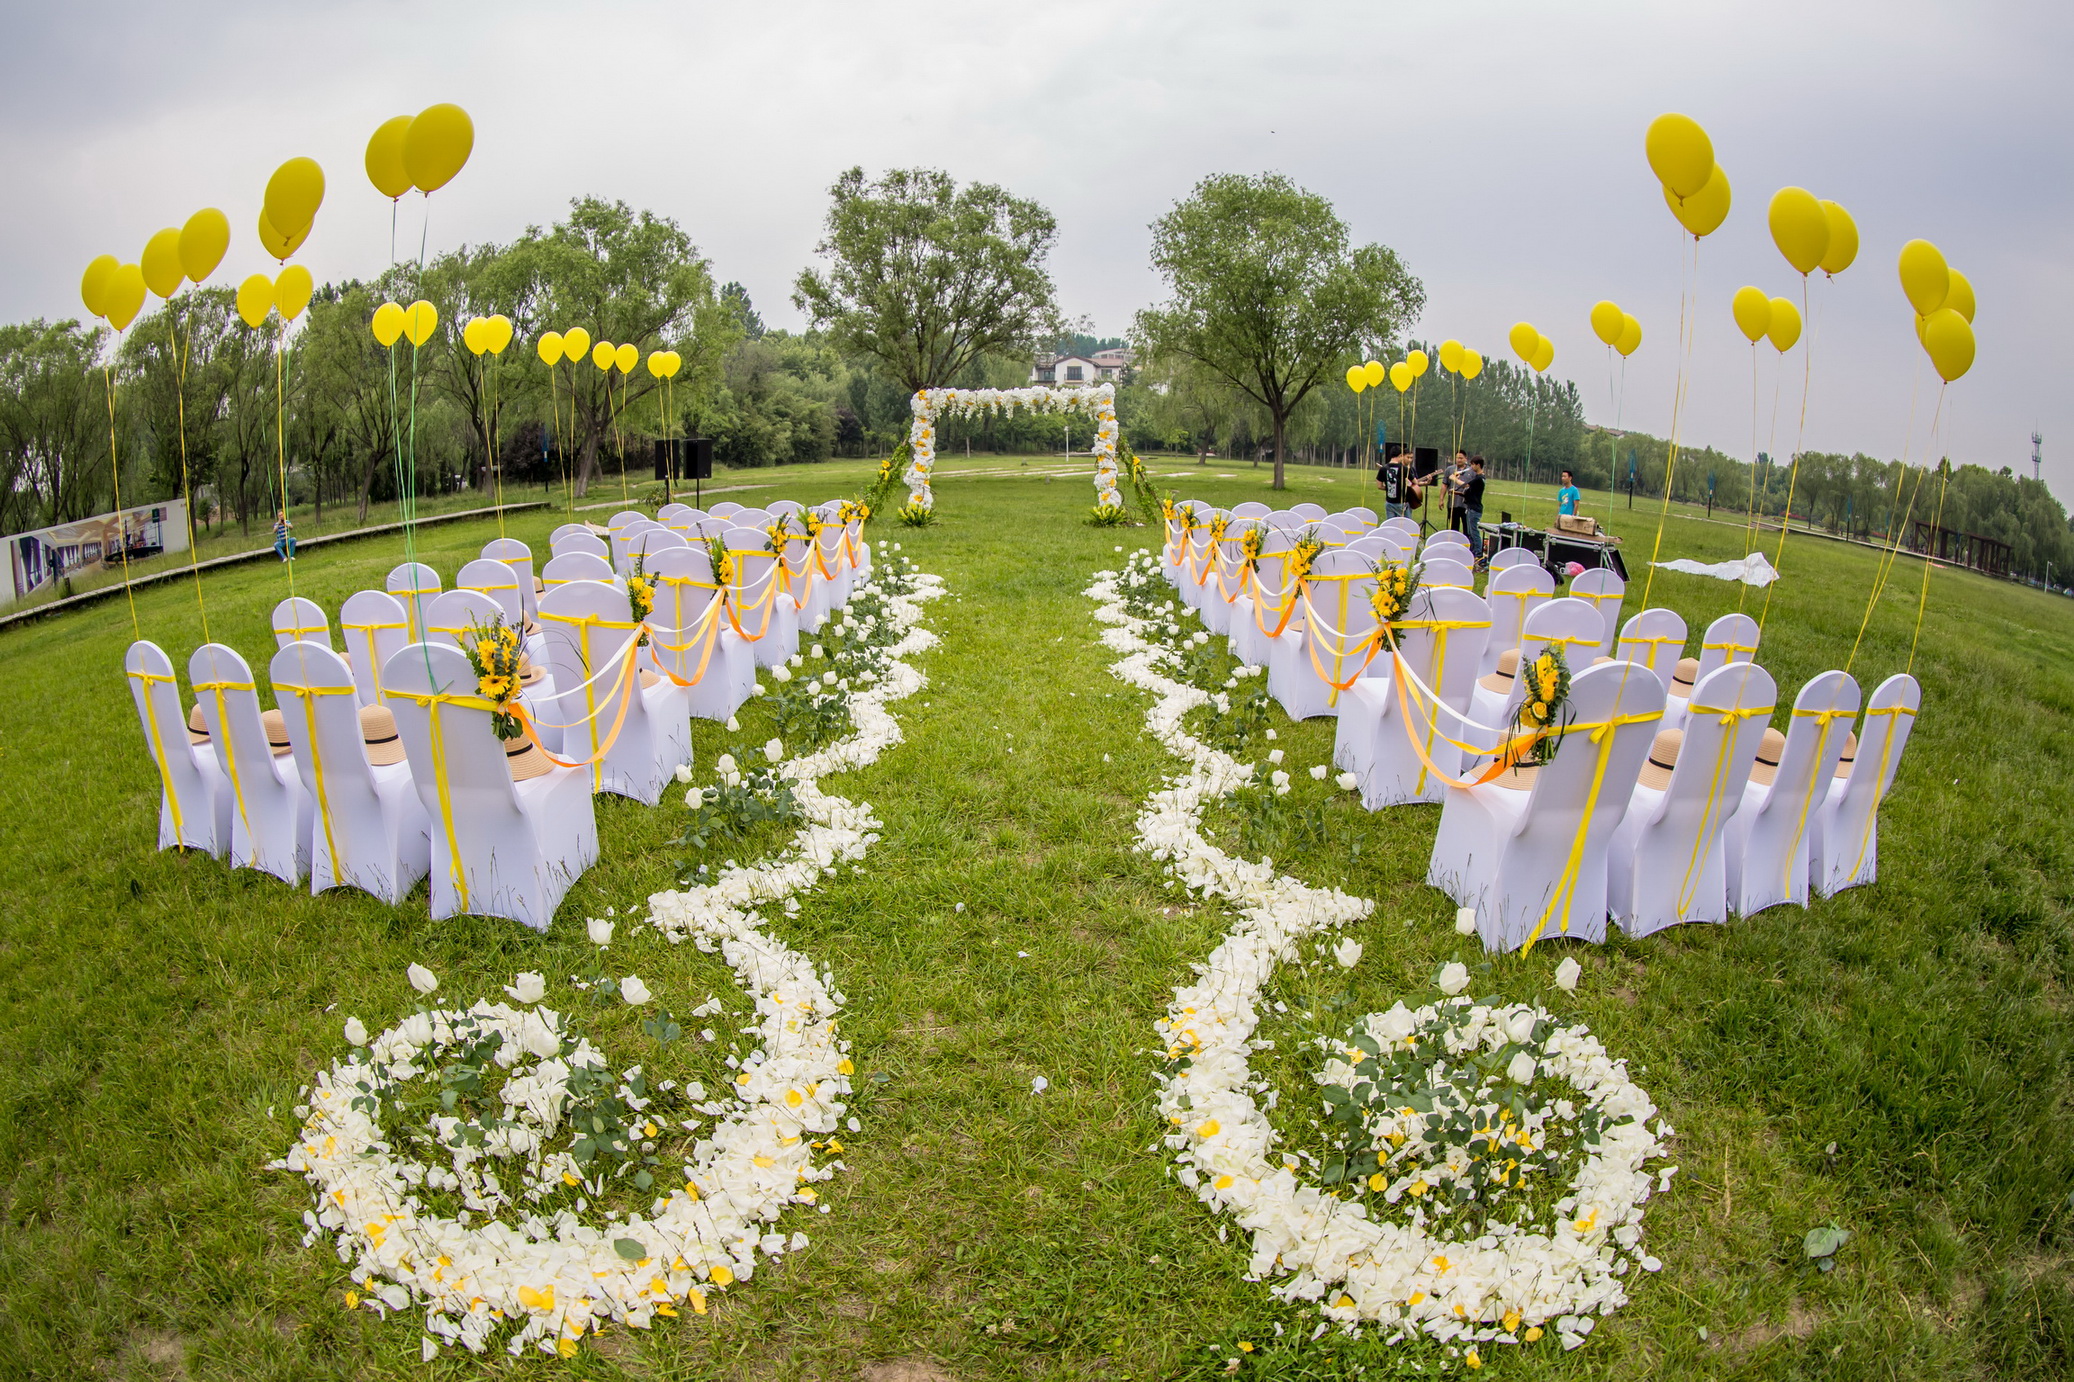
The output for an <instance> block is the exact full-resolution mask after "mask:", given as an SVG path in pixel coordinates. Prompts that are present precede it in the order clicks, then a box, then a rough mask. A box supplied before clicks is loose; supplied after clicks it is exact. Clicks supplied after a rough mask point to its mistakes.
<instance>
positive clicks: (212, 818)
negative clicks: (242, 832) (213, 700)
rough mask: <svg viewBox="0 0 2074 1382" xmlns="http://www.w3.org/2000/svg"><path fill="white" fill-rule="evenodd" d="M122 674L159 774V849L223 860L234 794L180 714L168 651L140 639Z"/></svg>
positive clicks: (212, 753)
mask: <svg viewBox="0 0 2074 1382" xmlns="http://www.w3.org/2000/svg"><path fill="white" fill-rule="evenodd" d="M122 670H123V675H124V677H125V678H126V679H127V680H128V681H129V684H130V697H131V699H133V700H134V701H135V702H136V703H137V719H138V720H139V721H140V722H141V723H142V724H143V726H144V743H145V745H146V747H147V748H149V749H150V751H151V765H152V770H153V771H154V772H156V773H157V774H158V786H159V802H158V847H159V848H160V849H199V850H204V851H206V852H207V853H210V854H213V855H215V856H216V857H217V858H219V859H220V858H222V857H223V855H224V853H225V851H227V850H228V849H229V848H230V817H231V790H230V780H229V779H228V778H226V777H224V775H223V768H222V765H221V764H219V763H218V762H217V761H216V754H215V751H214V749H213V747H212V746H210V745H208V744H201V745H197V744H195V743H193V742H192V740H193V736H192V735H191V734H190V733H189V731H188V724H187V720H186V719H185V718H184V717H183V716H182V715H181V714H180V682H179V679H178V678H177V677H175V676H174V674H173V662H172V659H171V658H168V657H167V656H166V654H165V650H164V649H163V648H161V647H159V646H158V644H156V643H153V642H151V641H150V640H149V639H142V638H140V639H138V640H137V641H136V642H135V643H132V644H130V648H129V651H128V652H127V653H125V654H124V655H123V660H122Z"/></svg>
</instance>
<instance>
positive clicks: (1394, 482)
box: [1375, 452, 1419, 518]
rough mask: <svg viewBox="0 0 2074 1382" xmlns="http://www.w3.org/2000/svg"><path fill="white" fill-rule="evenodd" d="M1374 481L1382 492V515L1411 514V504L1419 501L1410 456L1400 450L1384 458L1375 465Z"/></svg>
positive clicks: (1417, 484)
mask: <svg viewBox="0 0 2074 1382" xmlns="http://www.w3.org/2000/svg"><path fill="white" fill-rule="evenodd" d="M1375 483H1376V488H1378V489H1380V490H1381V491H1382V492H1383V517H1385V518H1409V517H1410V516H1411V510H1412V505H1414V504H1416V503H1418V502H1419V481H1418V476H1417V475H1416V474H1415V473H1414V471H1413V468H1412V458H1411V457H1409V456H1407V455H1404V454H1403V453H1401V452H1400V453H1399V454H1397V455H1395V456H1392V457H1390V458H1389V459H1387V460H1385V461H1384V462H1383V463H1382V464H1381V465H1380V466H1378V467H1376V472H1375Z"/></svg>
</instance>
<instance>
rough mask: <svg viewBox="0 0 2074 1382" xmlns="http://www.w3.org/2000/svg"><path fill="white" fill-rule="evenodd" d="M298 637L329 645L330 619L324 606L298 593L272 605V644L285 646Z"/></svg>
mask: <svg viewBox="0 0 2074 1382" xmlns="http://www.w3.org/2000/svg"><path fill="white" fill-rule="evenodd" d="M298 639H308V640H309V641H310V642H312V643H321V644H323V645H324V646H325V647H327V648H329V647H330V646H331V621H330V620H328V619H326V618H325V617H324V606H322V605H320V604H318V603H317V602H316V601H315V600H306V599H304V598H303V597H302V596H300V595H291V596H289V597H288V598H287V599H285V600H283V601H281V603H280V604H278V605H275V606H274V646H275V647H277V648H285V647H287V646H288V645H289V644H290V643H294V642H296V641H297V640H298Z"/></svg>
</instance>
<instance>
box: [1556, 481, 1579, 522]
mask: <svg viewBox="0 0 2074 1382" xmlns="http://www.w3.org/2000/svg"><path fill="white" fill-rule="evenodd" d="M1583 498H1584V496H1583V495H1582V494H1580V493H1578V492H1577V477H1576V476H1575V475H1573V474H1571V473H1570V472H1569V471H1567V470H1566V471H1564V472H1563V487H1562V488H1561V489H1559V490H1557V491H1556V512H1557V513H1558V514H1561V515H1563V516H1565V517H1575V516H1576V514H1577V505H1578V503H1579V501H1581V500H1582V499H1583Z"/></svg>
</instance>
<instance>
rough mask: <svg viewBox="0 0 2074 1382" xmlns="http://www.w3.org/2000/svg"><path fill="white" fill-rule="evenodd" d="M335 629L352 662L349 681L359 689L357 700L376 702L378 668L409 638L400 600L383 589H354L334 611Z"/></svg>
mask: <svg viewBox="0 0 2074 1382" xmlns="http://www.w3.org/2000/svg"><path fill="white" fill-rule="evenodd" d="M338 629H339V634H340V635H341V636H342V637H343V638H344V639H345V641H346V660H347V661H348V662H349V663H351V664H352V668H353V684H354V685H355V686H357V687H358V688H359V689H360V704H362V705H380V704H381V703H382V668H384V667H386V666H388V665H389V659H390V658H392V657H394V656H396V650H397V649H399V648H401V647H402V646H403V645H404V644H406V643H408V642H410V621H409V620H408V619H407V618H406V617H405V615H404V612H403V602H402V601H401V600H399V599H397V598H396V597H395V596H394V595H391V594H389V593H387V592H386V591H381V590H362V591H358V592H355V593H354V594H352V595H348V596H347V597H346V603H345V604H344V606H342V607H341V608H340V610H339V612H338Z"/></svg>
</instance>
